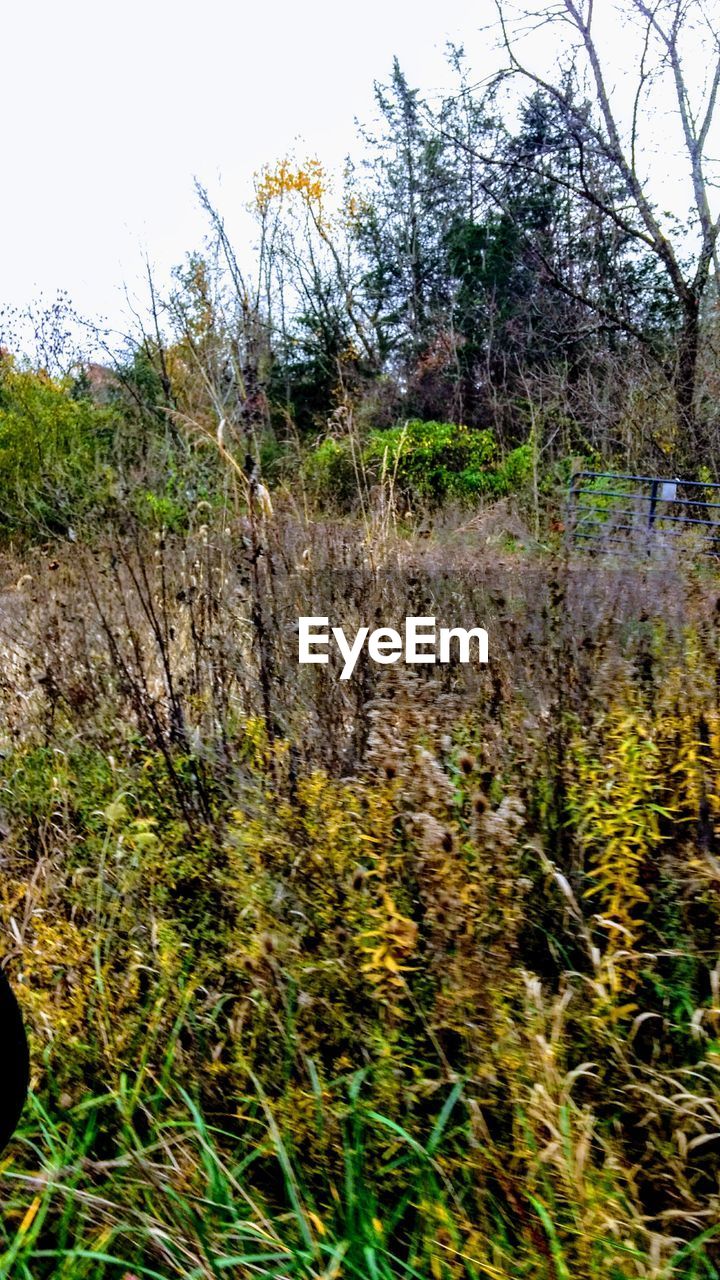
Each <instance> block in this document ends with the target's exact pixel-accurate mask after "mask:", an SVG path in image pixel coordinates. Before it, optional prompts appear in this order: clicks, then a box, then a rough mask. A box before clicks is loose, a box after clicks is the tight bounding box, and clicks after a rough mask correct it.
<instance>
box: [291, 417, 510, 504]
mask: <svg viewBox="0 0 720 1280" xmlns="http://www.w3.org/2000/svg"><path fill="white" fill-rule="evenodd" d="M531 461H532V451H531V446H530V445H529V444H524V445H521V446H520V448H519V449H514V450H513V451H512V453H509V454H508V455H507V457H506V458H504V459H500V458H499V456H498V445H497V441H496V440H495V437H494V436H493V433H492V432H491V431H488V430H483V431H474V430H471V429H470V428H468V427H465V426H461V425H458V424H456V423H453V422H421V421H419V420H417V419H414V420H411V421H410V422H406V423H405V424H404V425H401V426H395V427H392V428H390V430H388V431H373V432H371V434H370V437H369V439H368V442H367V444H366V445H365V448H364V450H363V457H362V462H363V467H364V469H365V471H366V474H369V478H370V480H371V482H375V481H377V480H379V479H380V478H381V476H382V475H383V474H384V475H386V476H390V477H394V479H395V483H396V485H397V487H398V488H399V489H401V490H403V491H405V492H406V493H408V494H410V495H411V496H413V497H415V498H419V499H421V500H423V501H425V502H429V503H430V504H432V505H439V504H441V503H442V502H445V501H447V500H449V499H454V500H456V501H460V502H471V501H473V500H475V499H477V498H479V497H484V496H492V497H503V496H504V495H505V494H508V493H511V492H513V491H514V490H516V489H518V488H520V487H521V486H522V485H523V484H524V483H525V481H526V480H527V478H528V476H529V474H530V467H531ZM304 475H305V479H306V482H307V483H308V487H309V489H310V492H311V494H312V496H313V497H314V498H315V499H316V500H317V501H320V502H329V503H332V504H333V505H337V506H340V507H343V508H347V507H349V506H350V505H352V499H353V496H354V495H355V493H356V490H357V481H356V476H355V468H354V466H353V460H352V454H351V446H350V443H349V441H347V440H333V439H328V440H324V441H323V442H322V444H320V445H319V446H318V448H317V449H314V450H313V452H312V453H311V454H309V455H308V457H307V459H306V461H305V464H304Z"/></svg>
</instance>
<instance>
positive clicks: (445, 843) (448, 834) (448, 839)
mask: <svg viewBox="0 0 720 1280" xmlns="http://www.w3.org/2000/svg"><path fill="white" fill-rule="evenodd" d="M441 844H442V847H443V849H444V850H445V852H446V853H452V851H453V848H454V846H455V841H454V839H453V833H452V831H445V832H443V838H442V841H441Z"/></svg>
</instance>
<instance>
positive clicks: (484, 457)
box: [0, 0, 720, 1280]
mask: <svg viewBox="0 0 720 1280" xmlns="http://www.w3.org/2000/svg"><path fill="white" fill-rule="evenodd" d="M502 8H503V6H501V9H502ZM669 8H670V7H669V6H667V5H665V4H662V3H661V4H660V5H658V6H655V7H654V8H652V9H648V8H647V7H646V6H645V5H642V4H640V3H637V4H634V5H633V7H632V10H633V13H634V15H635V18H636V19H637V20H638V21H639V20H640V19H642V24H643V25H642V30H641V35H642V37H643V39H642V50H644V52H642V50H641V52H642V58H641V61H640V62H639V64H638V65H639V68H640V72H641V76H640V86H639V95H640V97H639V99H638V101H642V100H644V99H643V95H644V93H645V92H646V91H649V89H651V88H652V86H653V85H654V84H655V83H657V79H658V77H660V76H662V75H664V74H665V73H666V72H667V71H668V69H670V70H671V71H672V73H673V77H674V82H675V83H676V86H679V88H678V92H679V99H678V104H679V105H678V110H679V111H680V115H681V116H682V115H683V112H686V115H685V116H684V117H683V119H682V121H681V123H682V124H683V125H684V126H686V128H685V130H684V137H685V147H686V153H687V156H688V157H689V158H690V159H691V160H693V161H694V164H693V167H692V172H693V177H694V198H695V203H696V215H697V216H696V221H695V224H694V225H693V226H690V227H689V228H685V229H683V228H679V227H678V226H677V225H676V224H675V223H673V222H672V220H669V221H667V220H666V217H665V215H664V214H663V215H660V214H659V213H658V212H657V210H656V206H655V204H654V202H653V200H652V199H651V198H650V196H649V195H648V190H647V188H646V187H645V185H644V184H643V180H641V175H640V173H639V170H638V169H637V167H636V165H635V161H636V155H637V154H638V153H637V152H636V146H635V144H636V142H637V137H636V136H635V135H634V136H633V138H632V148H631V150H630V151H629V152H628V150H627V148H626V147H625V143H624V141H623V139H622V138H621V137H620V136H619V134H618V136H617V137H615V136H614V134H613V117H612V113H611V104H610V102H609V101H607V100H604V98H603V93H602V88H603V84H604V81H603V76H602V67H599V69H598V67H597V66H595V65H594V64H593V59H592V54H593V50H594V45H593V35H592V32H591V29H590V15H589V10H588V11H586V10H585V9H581V8H580V7H578V6H576V5H575V4H574V3H571V0H567V3H565V4H564V5H563V6H562V11H563V12H564V13H565V16H566V18H567V20H568V22H569V23H570V28H569V29H571V30H572V31H573V32H574V34H575V37H576V38H577V42H576V46H575V47H574V55H573V56H574V58H575V60H574V61H572V60H571V61H570V62H569V63H568V65H567V67H566V68H565V72H564V76H563V79H562V81H561V82H560V83H558V84H552V83H550V82H547V83H544V84H542V85H539V84H538V83H537V80H535V81H533V86H532V92H531V94H530V96H529V97H527V99H526V100H525V101H524V102H522V101H520V102H518V103H516V104H515V105H516V106H517V108H518V109H517V111H516V112H514V113H513V112H512V111H506V112H505V117H506V118H504V116H503V112H504V109H505V106H506V105H507V102H506V100H505V99H504V97H503V92H504V86H505V81H506V77H503V76H501V77H499V79H497V80H496V81H495V82H494V83H493V85H492V86H491V88H490V90H489V91H488V93H487V94H485V95H484V96H480V95H479V93H478V91H477V90H476V89H474V88H473V87H472V84H471V79H470V77H469V70H468V68H467V66H466V64H465V60H464V56H463V55H462V53H461V52H460V51H457V50H456V51H453V52H452V53H451V62H452V64H453V67H454V70H455V74H456V77H457V91H456V92H454V93H452V94H450V95H448V96H447V97H446V98H445V99H444V100H443V101H441V102H436V103H435V105H430V104H428V103H427V102H424V101H423V100H422V97H421V95H420V93H419V92H418V91H415V90H414V89H412V88H411V87H410V86H409V85H408V83H407V81H406V79H405V77H404V75H403V74H402V71H401V69H400V67H399V66H397V65H395V66H394V68H393V72H392V76H391V81H390V84H389V85H387V86H378V88H377V105H378V110H379V117H380V119H379V123H378V126H377V129H376V131H375V133H374V134H372V133H368V135H367V136H366V137H365V138H364V146H365V153H364V154H365V160H366V161H367V163H362V162H360V161H359V162H358V164H357V165H356V166H355V168H352V167H349V168H348V172H347V175H346V182H345V186H344V188H343V190H342V191H341V192H337V191H335V192H333V190H332V186H331V184H330V182H329V180H328V177H327V175H326V174H325V172H324V171H323V168H322V165H321V164H320V163H319V162H318V161H316V160H310V161H305V162H302V161H299V160H297V159H290V158H288V159H286V160H284V161H282V162H280V163H278V164H277V165H274V166H269V167H268V168H267V170H265V171H263V173H261V174H260V175H258V177H257V181H256V189H255V199H254V205H253V208H254V213H255V216H256V218H257V224H258V231H259V235H258V250H257V258H256V263H255V266H256V269H257V276H256V279H255V280H254V281H252V282H251V281H250V279H249V276H247V275H246V274H245V273H244V272H243V270H242V269H241V267H240V265H239V261H238V256H237V255H236V252H235V250H234V248H233V245H232V243H231V241H230V238H229V236H228V233H227V230H226V226H225V223H224V221H223V218H222V216H221V214H220V212H219V211H218V210H217V209H216V208H215V207H214V206H213V205H212V203H211V201H210V199H209V197H208V195H207V193H206V192H205V191H204V190H202V189H200V191H199V195H200V199H201V201H202V203H203V207H204V209H205V212H206V214H207V216H208V221H209V227H210V232H211V235H210V242H209V244H208V246H207V250H206V252H204V253H203V254H197V253H194V254H191V255H189V257H188V259H187V262H186V263H185V264H184V265H183V266H182V267H181V268H180V269H178V271H177V272H176V275H175V282H174V287H173V289H172V290H171V292H170V294H169V296H167V297H165V298H162V297H160V296H159V295H158V293H157V291H156V289H155V285H154V282H153V281H152V279H151V278H150V279H149V285H150V311H149V318H148V323H147V329H146V331H144V332H137V333H136V334H134V335H132V336H131V337H129V338H128V342H127V346H126V349H124V350H122V351H120V352H118V351H116V350H113V351H112V352H110V351H108V352H107V355H106V357H104V358H105V359H106V363H103V364H98V363H94V362H93V361H92V360H89V359H88V356H87V353H85V354H84V355H82V354H81V355H78V354H77V353H71V357H70V358H68V351H67V349H66V337H67V333H66V326H65V322H64V317H63V315H61V314H60V311H61V310H62V309H60V311H57V312H52V313H51V315H50V318H49V320H48V325H47V328H46V329H45V330H43V335H42V336H43V342H42V344H41V346H42V352H41V355H38V358H37V359H36V360H35V361H34V362H33V361H31V360H29V359H23V358H21V357H20V356H19V355H18V354H17V352H15V354H12V353H11V352H10V351H9V350H8V349H6V347H5V346H3V347H2V348H0V537H1V540H2V549H1V551H0V555H1V559H0V656H1V657H2V668H1V674H0V726H1V727H0V735H1V740H0V841H1V856H2V876H1V877H0V913H1V918H2V930H1V931H0V939H1V944H2V963H3V965H4V967H5V968H6V970H7V972H8V975H9V976H10V978H11V981H12V983H13V987H14V989H15V990H16V992H17V993H18V996H19V999H20V1001H21V1003H22V1007H23V1010H24V1014H25V1017H26V1020H27V1023H28V1027H29V1031H30V1036H31V1046H32V1064H33V1088H32V1093H31V1097H30V1099H29V1102H28V1105H27V1108H26V1111H25V1114H24V1117H23V1122H22V1126H21V1129H20V1131H19V1132H18V1134H17V1135H16V1137H15V1139H14V1141H13V1144H12V1146H11V1147H10V1148H9V1149H8V1151H7V1152H6V1153H5V1154H4V1156H3V1161H2V1163H1V1164H0V1184H1V1186H2V1194H3V1197H4V1213H3V1215H2V1224H1V1226H0V1274H1V1275H2V1276H3V1277H5V1276H6V1277H8V1280H139V1278H140V1277H151V1278H154V1280H173V1278H174V1277H177V1278H178V1280H180V1278H182V1280H219V1278H220V1277H222V1276H226V1275H231V1276H233V1277H238V1280H245V1278H246V1277H247V1278H248V1280H249V1278H250V1277H251V1276H261V1277H267V1278H268V1280H269V1278H271V1277H274V1278H275V1280H287V1278H289V1277H293V1278H294V1280H295V1278H296V1280H301V1278H303V1280H321V1278H322V1280H340V1278H341V1277H347V1278H348V1280H351V1278H355V1280H428V1278H430V1280H461V1278H462V1280H465V1278H467V1280H720V1228H719V1227H718V1223H720V1136H719V1135H720V956H719V953H718V926H719V924H720V919H719V913H720V897H719V895H718V879H719V877H720V852H719V849H718V840H719V838H720V681H719V680H718V672H719V671H720V648H719V641H718V620H719V619H720V595H719V594H718V580H717V572H716V566H715V558H714V557H713V556H708V557H706V558H705V560H704V562H703V565H702V566H701V567H698V565H697V564H693V560H692V556H691V554H688V555H687V556H686V558H685V561H684V562H681V561H680V558H679V557H676V556H675V554H674V551H675V550H676V549H677V548H678V547H680V548H683V547H684V548H685V549H686V550H689V552H692V550H693V546H697V547H698V549H699V543H698V544H694V543H693V540H692V535H689V537H688V538H687V540H686V541H684V540H683V538H680V539H678V540H677V541H671V539H670V537H669V536H668V537H667V538H661V537H659V538H657V539H652V538H650V537H649V536H648V535H647V531H648V528H649V526H650V523H651V522H650V520H649V519H648V520H645V521H643V530H644V534H643V539H644V540H643V542H642V547H641V548H640V550H641V551H642V555H638V556H636V557H635V558H633V557H632V555H631V554H629V555H627V556H624V557H622V558H621V557H618V558H617V559H616V560H614V561H613V560H612V559H611V558H607V559H603V558H602V557H600V556H597V557H594V558H593V557H586V558H583V557H581V556H579V555H575V554H574V553H573V554H571V553H570V551H569V549H568V547H567V546H565V545H563V542H562V535H563V532H564V529H563V519H564V517H563V510H562V507H561V505H560V498H561V495H562V493H563V492H564V490H565V488H566V486H567V482H568V479H569V477H570V475H571V474H572V472H573V471H574V470H576V469H577V468H578V465H582V464H583V462H584V464H585V465H586V466H587V467H588V468H589V469H593V468H597V469H599V470H603V471H604V470H606V469H608V468H612V467H622V468H625V469H636V470H637V469H640V468H644V469H647V470H652V472H653V474H656V473H662V475H663V476H666V475H667V476H670V475H672V473H673V471H674V470H676V469H678V470H680V469H682V475H683V477H688V476H691V475H694V476H695V477H696V478H697V479H698V480H699V481H700V482H701V483H702V485H705V484H706V483H707V484H710V483H711V482H712V480H713V478H715V479H717V478H718V454H717V427H718V423H717V401H718V397H717V394H716V393H717V370H716V365H717V360H716V351H715V346H716V338H717V314H716V313H717V281H716V279H715V277H714V275H713V262H714V260H715V256H716V252H715V251H716V239H717V229H718V228H717V224H715V223H713V222H712V218H711V215H710V212H709V207H710V206H709V195H708V193H709V192H711V183H710V182H709V179H708V176H707V175H708V173H709V166H711V164H712V161H710V160H708V158H707V156H706V155H705V144H706V141H707V130H706V129H705V127H704V124H703V116H702V113H701V112H700V108H699V107H697V109H696V108H693V110H690V108H689V106H688V103H689V97H688V94H689V89H686V88H685V85H686V83H687V81H686V79H685V78H684V71H683V65H684V64H683V56H684V53H683V50H684V47H685V46H684V43H683V42H684V40H685V39H686V37H687V33H688V29H689V28H688V24H690V27H691V28H692V30H695V31H696V30H697V27H693V26H692V23H693V22H694V23H696V24H697V23H705V22H706V20H707V15H706V14H705V10H704V9H703V10H701V9H700V8H699V6H697V5H694V4H690V5H689V6H686V7H685V6H681V7H679V8H678V7H674V8H673V12H674V13H675V18H676V21H675V23H674V25H673V26H672V28H671V29H669V30H668V28H667V27H666V25H665V22H666V18H667V17H668V13H669ZM550 17H554V11H553V15H550ZM691 19H692V22H691ZM703 29H704V28H703ZM626 31H627V32H630V28H627V29H626V28H625V27H624V28H623V32H624V33H625V32H626ZM636 34H637V33H636ZM711 34H712V31H711ZM503 36H504V38H505V40H506V42H507V51H508V56H509V57H510V71H511V72H512V73H513V74H514V75H518V76H520V75H522V76H524V77H525V80H526V81H527V78H528V74H529V73H528V72H527V70H526V69H525V67H524V65H522V64H521V63H520V62H519V61H518V59H517V57H516V56H515V49H516V45H515V43H514V33H513V31H512V29H511V24H510V25H508V23H507V22H506V23H505V26H504V29H503ZM666 37H667V38H666ZM627 38H628V40H629V39H630V35H629V34H628V37H627ZM713 40H715V35H714V34H713ZM580 51H584V54H585V55H588V56H589V57H590V67H591V71H592V74H593V77H594V78H593V80H592V81H587V80H583V78H582V75H581V72H580V66H579V62H578V58H579V55H580ZM596 61H597V60H596ZM719 75H720V73H719ZM530 79H531V80H532V79H533V77H532V75H530ZM588 83H592V84H594V88H593V90H592V95H591V98H590V99H588V97H587V93H588V92H589V91H588V89H587V85H588ZM708 83H709V84H712V83H713V79H712V74H711V75H710V76H709V81H708ZM715 83H716V85H717V83H718V81H716V82H715ZM714 102H715V95H714V91H713V92H712V94H711V97H710V102H709V104H708V103H707V101H706V104H705V108H706V111H707V112H709V115H708V116H707V118H708V119H709V118H711V116H712V109H713V107H714ZM638 119H639V117H636V120H635V128H636V129H637V126H638ZM511 122H512V123H511ZM624 148H625V149H624ZM628 155H630V156H631V160H632V164H630V162H629V161H628V160H627V156H628ZM703 192H705V193H706V195H707V196H708V198H707V200H703V198H702V193H703ZM693 232H694V234H695V240H693V239H692V235H691V233H693ZM693 246H694V248H693ZM698 246H699V247H698ZM693 254H695V257H694V258H693ZM243 261H244V259H243ZM53 333H55V334H56V335H57V340H49V339H48V334H50V336H51V337H52V334H53ZM102 340H103V339H102V335H101V334H96V335H95V338H94V341H95V343H96V344H100V343H101V342H102ZM4 341H7V339H4ZM10 345H12V344H10ZM94 354H95V356H96V357H97V346H96V348H95V350H94ZM76 356H77V358H75V357H76ZM265 486H267V488H266V487H265ZM268 490H270V491H271V496H270V495H269V494H268ZM703 492H704V490H703V489H698V490H697V491H695V496H694V497H693V499H692V501H693V503H697V505H698V510H711V509H712V508H704V507H703V505H702V501H701V498H700V497H699V496H698V495H701V494H703ZM712 492H713V491H712V490H710V489H708V490H707V494H708V495H709V497H708V500H709V501H712ZM612 493H615V494H616V497H612ZM624 494H625V491H624V489H623V487H622V484H621V485H620V486H619V487H614V488H613V490H612V491H611V496H610V497H608V496H607V485H606V483H605V481H602V483H600V484H598V485H593V484H592V483H590V484H589V485H588V486H587V502H588V504H589V509H590V511H591V513H592V514H593V516H596V517H597V519H598V522H599V524H600V525H602V524H603V522H605V523H606V525H607V529H611V527H612V521H613V520H616V519H617V518H618V517H622V518H623V519H624V517H623V510H624V506H625V502H626V499H625V496H624ZM618 495H619V496H618ZM628 500H629V499H628ZM662 501H663V502H665V501H666V499H662ZM670 501H671V500H670V499H669V498H668V499H667V503H668V504H669V503H670ZM669 510H670V507H669V505H668V506H667V507H666V508H665V507H664V508H663V514H664V516H666V517H667V522H668V523H669V522H670V521H671V520H672V516H671V515H668V514H667V513H668V512H669ZM607 529H606V532H607ZM629 532H630V534H631V535H632V534H633V526H632V525H630V527H629ZM625 541H626V544H627V545H625V546H624V547H623V550H624V551H627V552H632V548H633V537H632V536H631V537H630V538H628V539H626V540H625ZM606 542H607V546H606V549H608V548H609V549H612V540H611V539H610V538H607V539H606ZM598 545H599V546H600V547H601V546H604V545H605V543H603V542H601V543H600V544H598ZM713 545H714V544H713V543H712V542H711V543H709V544H708V543H707V542H706V543H705V544H704V545H703V547H702V548H701V549H702V550H708V546H713ZM638 547H640V542H639V540H638ZM637 549H638V548H636V550H637ZM309 615H313V616H317V617H327V618H328V619H330V620H331V623H332V624H335V623H337V624H338V625H342V626H343V627H344V628H346V630H347V631H348V632H352V631H355V630H356V629H357V628H358V627H359V626H361V625H369V626H372V627H374V626H394V627H399V628H402V623H403V620H404V619H405V618H406V617H408V616H415V617H426V616H435V617H436V618H437V619H438V622H439V623H440V624H441V625H449V626H452V627H459V626H465V627H469V626H477V625H482V626H484V627H486V629H487V630H488V632H489V636H490V654H491V660H490V663H489V665H488V666H487V667H486V668H485V667H482V668H481V667H474V666H472V665H468V666H465V665H462V664H460V663H459V662H456V663H454V664H450V665H448V666H443V667H440V666H439V667H434V668H433V667H429V666H422V665H418V666H417V667H412V668H410V667H405V666H403V665H402V664H398V665H397V666H381V665H374V664H372V663H370V662H367V661H365V660H363V661H361V662H360V663H359V664H358V666H357V668H356V670H355V673H354V675H353V676H352V679H351V680H349V681H347V682H345V681H343V682H341V681H339V680H338V678H337V677H338V675H339V670H338V669H337V666H336V658H333V659H332V660H331V662H330V663H329V665H328V666H318V667H316V666H314V665H309V666H303V667H300V666H299V665H298V663H297V630H296V626H297V620H298V618H299V617H300V616H309Z"/></svg>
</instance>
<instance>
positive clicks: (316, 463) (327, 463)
mask: <svg viewBox="0 0 720 1280" xmlns="http://www.w3.org/2000/svg"><path fill="white" fill-rule="evenodd" d="M303 478H304V480H305V484H306V485H307V488H308V491H309V493H310V496H311V497H312V498H314V499H315V500H316V501H318V502H328V501H329V502H332V503H333V504H335V505H337V506H339V507H349V506H351V505H352V500H353V497H354V495H355V494H356V492H357V479H356V476H355V467H354V465H353V459H352V453H351V451H350V444H349V442H348V441H347V440H333V439H327V440H323V441H322V443H321V444H319V445H318V447H317V448H316V449H313V450H312V452H311V453H309V454H308V455H307V457H306V458H305V461H304V463H303Z"/></svg>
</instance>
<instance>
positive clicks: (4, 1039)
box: [0, 969, 30, 1151]
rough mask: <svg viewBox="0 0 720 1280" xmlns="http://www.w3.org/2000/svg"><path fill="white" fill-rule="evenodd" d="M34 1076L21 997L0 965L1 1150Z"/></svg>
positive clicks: (13, 1129) (11, 1130)
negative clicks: (15, 993)
mask: <svg viewBox="0 0 720 1280" xmlns="http://www.w3.org/2000/svg"><path fill="white" fill-rule="evenodd" d="M29 1076H30V1059H29V1055H28V1046H27V1039H26V1036H25V1028H24V1026H23V1020H22V1017H21V1015H20V1010H19V1008H18V1003H17V1000H16V999H15V996H14V995H13V993H12V991H11V989H10V985H9V983H8V980H7V978H6V977H5V974H4V973H3V972H2V970H1V969H0V1151H2V1150H3V1148H4V1147H5V1146H7V1144H8V1142H9V1141H10V1139H11V1137H12V1135H13V1133H14V1132H15V1128H16V1126H17V1122H18V1120H19V1119H20V1112H21V1111H22V1109H23V1105H24V1102H25V1098H26V1096H27V1090H28V1081H29Z"/></svg>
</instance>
